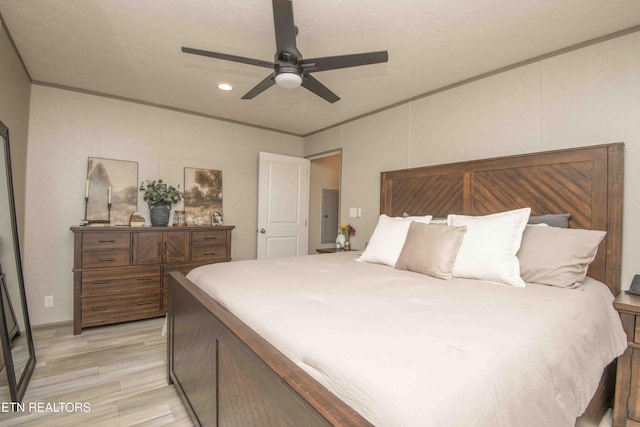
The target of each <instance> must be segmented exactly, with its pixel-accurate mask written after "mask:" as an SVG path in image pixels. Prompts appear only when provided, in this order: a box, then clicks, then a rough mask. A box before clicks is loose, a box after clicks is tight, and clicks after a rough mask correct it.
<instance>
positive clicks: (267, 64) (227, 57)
mask: <svg viewBox="0 0 640 427" xmlns="http://www.w3.org/2000/svg"><path fill="white" fill-rule="evenodd" d="M182 51H183V52H184V53H191V54H193V55H200V56H208V57H210V58H217V59H224V60H225V61H233V62H240V63H242V64H249V65H256V66H258V67H264V68H273V67H274V66H275V64H274V63H273V62H269V61H262V60H260V59H251V58H245V57H242V56H235V55H227V54H226V53H218V52H209V51H208V50H200V49H192V48H190V47H184V46H183V47H182Z"/></svg>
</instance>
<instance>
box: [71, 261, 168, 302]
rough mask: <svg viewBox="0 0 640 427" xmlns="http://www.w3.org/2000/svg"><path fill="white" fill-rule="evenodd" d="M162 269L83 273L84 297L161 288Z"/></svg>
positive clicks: (146, 268)
mask: <svg viewBox="0 0 640 427" xmlns="http://www.w3.org/2000/svg"><path fill="white" fill-rule="evenodd" d="M161 283H162V282H161V276H160V267H134V268H127V269H121V270H117V271H109V270H106V271H87V272H83V273H82V296H83V297H86V296H94V295H102V294H108V293H113V292H122V291H131V290H138V289H154V288H158V289H159V288H160V286H161Z"/></svg>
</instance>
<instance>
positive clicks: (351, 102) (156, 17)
mask: <svg viewBox="0 0 640 427" xmlns="http://www.w3.org/2000/svg"><path fill="white" fill-rule="evenodd" d="M293 9H294V16H295V22H296V25H297V26H298V28H299V34H298V39H297V42H298V48H299V49H300V51H301V52H302V53H303V55H304V56H305V57H307V58H312V57H320V56H332V55H342V54H349V53H359V52H369V51H376V50H385V49H386V50H388V51H389V62H388V63H386V64H376V65H369V66H364V67H357V68H351V69H342V70H333V71H325V72H318V73H315V74H314V76H315V77H316V78H317V79H318V80H320V81H321V82H322V83H324V84H325V85H326V86H328V87H329V88H330V89H331V90H332V91H333V92H335V93H336V94H337V95H338V96H340V98H341V100H340V101H338V102H337V103H335V104H329V103H327V102H326V101H324V100H322V99H321V98H319V97H317V96H315V95H313V94H312V93H311V92H309V91H307V90H305V89H303V88H297V89H293V90H287V89H282V88H279V87H277V86H274V87H272V88H271V89H269V90H267V91H266V92H264V93H263V94H261V95H259V96H258V97H256V98H255V99H253V100H241V99H240V98H241V97H242V95H244V93H246V92H247V91H248V90H249V89H251V88H252V87H253V86H255V85H256V84H257V83H258V82H260V81H261V80H262V79H264V78H265V77H266V76H267V75H268V74H269V70H268V69H265V68H259V67H254V66H250V65H244V64H237V63H231V62H226V61H221V60H218V59H212V58H205V57H198V56H194V55H187V54H185V53H182V52H181V51H180V48H181V46H188V47H193V48H197V49H204V50H212V51H217V52H223V53H229V54H233V55H239V56H245V57H250V58H256V59H264V60H267V61H272V60H273V54H274V51H275V38H274V34H273V31H274V30H273V16H272V9H271V2H270V1H269V0H226V1H223V0H181V1H175V0H83V1H78V0H0V14H2V17H3V18H4V21H5V24H6V26H7V28H8V29H9V32H10V34H11V36H12V38H13V40H14V42H15V45H16V47H17V49H18V51H19V53H20V55H21V57H22V59H23V61H24V63H25V66H26V68H27V70H28V72H29V74H30V75H31V78H32V79H33V80H34V81H35V82H42V83H46V84H52V85H61V86H65V87H71V88H77V89H81V90H87V91H92V92H98V93H103V94H107V95H112V96H117V97H124V98H129V99H133V100H139V101H143V102H147V103H152V104H157V105H162V106H168V107H172V108H177V109H182V110H186V111H190V112H195V113H200V114H205V115H210V116H214V117H219V118H223V119H228V120H234V121H239V122H243V123H247V124H251V125H256V126H262V127H267V128H271V129H276V130H280V131H284V132H289V133H294V134H298V135H305V134H308V133H311V132H314V131H317V130H319V129H323V128H326V127H329V126H331V125H334V124H336V123H340V122H343V121H345V120H348V119H350V118H353V117H357V116H359V115H362V114H366V113H368V112H371V111H374V110H377V109H380V108H384V107H385V106H388V105H392V104H395V103H398V102H401V101H403V100H406V99H409V98H412V97H415V96H418V95H420V94H423V93H426V92H429V91H432V90H435V89H438V88H441V87H444V86H446V85H449V84H452V83H455V82H458V81H462V80H465V79H467V78H470V77H473V76H477V75H480V74H483V73H486V72H489V71H492V70H496V69H499V68H501V67H505V66H508V65H511V64H514V63H517V62H520V61H524V60H527V59H530V58H534V57H536V56H539V55H543V54H546V53H549V52H553V51H555V50H558V49H562V48H565V47H568V46H572V45H575V44H578V43H581V42H584V41H587V40H591V39H594V38H598V37H601V36H605V35H608V34H611V33H614V32H617V31H621V30H625V29H628V28H631V27H635V26H638V25H640V1H638V0H580V1H578V0H456V1H451V0H396V1H390V0H321V1H318V0H293ZM220 82H228V83H230V84H232V85H233V86H234V90H233V91H231V92H223V91H220V90H218V89H217V88H216V85H217V84H218V83H220Z"/></svg>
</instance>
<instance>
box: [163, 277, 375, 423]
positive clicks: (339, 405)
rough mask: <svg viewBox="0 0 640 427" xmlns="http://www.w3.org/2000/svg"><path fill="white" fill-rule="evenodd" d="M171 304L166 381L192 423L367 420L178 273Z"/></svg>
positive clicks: (171, 289)
mask: <svg viewBox="0 0 640 427" xmlns="http://www.w3.org/2000/svg"><path fill="white" fill-rule="evenodd" d="M169 301H170V303H169V304H170V307H169V313H168V315H167V316H168V317H167V318H168V328H167V339H168V342H167V360H168V364H167V370H168V381H169V383H173V384H175V386H176V389H177V391H178V393H179V394H180V397H181V398H182V401H183V402H184V403H185V406H186V407H187V410H188V411H189V414H190V416H191V419H192V420H193V422H194V423H195V424H196V425H203V426H228V425H229V426H234V425H235V426H247V425H251V426H261V425H262V426H281V425H282V426H284V425H304V426H330V425H341V426H343V425H344V426H370V425H371V424H370V423H369V422H368V421H367V420H366V419H364V418H363V417H361V416H360V415H359V414H358V413H357V412H355V411H354V410H353V409H351V408H350V407H349V406H347V405H346V404H345V403H343V402H342V401H341V400H340V399H338V398H337V397H336V396H334V395H333V394H332V393H331V392H329V391H328V390H327V389H325V388H324V387H323V386H321V385H320V384H319V383H318V382H317V381H315V380H314V379H313V378H312V377H311V376H309V375H308V374H307V373H306V372H304V371H303V370H302V369H300V368H299V367H298V366H297V365H295V364H294V363H293V362H291V361H290V360H289V359H287V358H286V357H285V356H284V355H282V354H281V353H280V352H279V351H278V350H276V349H275V348H274V347H273V346H271V345H270V344H269V343H267V342H266V341H265V340H264V339H263V338H261V337H260V336H259V335H258V334H256V333H255V332H253V330H251V329H250V328H249V327H248V326H246V325H245V324H244V323H242V322H241V321H240V320H238V318H236V317H235V316H233V315H232V314H231V313H229V311H227V310H226V309H225V308H224V307H222V306H221V305H220V304H218V303H217V302H215V301H214V300H213V299H212V298H211V297H209V296H208V295H207V294H206V293H204V292H203V291H202V290H201V289H199V288H198V287H197V286H195V285H194V284H193V283H191V282H190V281H189V280H187V279H186V278H185V277H184V276H183V275H181V274H180V273H177V272H173V273H171V274H170V278H169Z"/></svg>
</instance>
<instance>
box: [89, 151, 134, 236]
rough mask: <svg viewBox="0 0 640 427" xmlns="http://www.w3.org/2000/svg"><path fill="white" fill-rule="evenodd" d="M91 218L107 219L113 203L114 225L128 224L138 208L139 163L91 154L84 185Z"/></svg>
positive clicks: (112, 222) (93, 219)
mask: <svg viewBox="0 0 640 427" xmlns="http://www.w3.org/2000/svg"><path fill="white" fill-rule="evenodd" d="M85 197H88V201H87V217H86V219H87V220H89V221H106V220H108V218H109V209H108V204H109V202H110V203H111V224H112V225H128V224H129V217H130V216H131V214H132V213H134V212H136V211H137V210H138V162H131V161H128V160H113V159H102V158H99V157H89V160H88V162H87V184H86V187H85Z"/></svg>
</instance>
